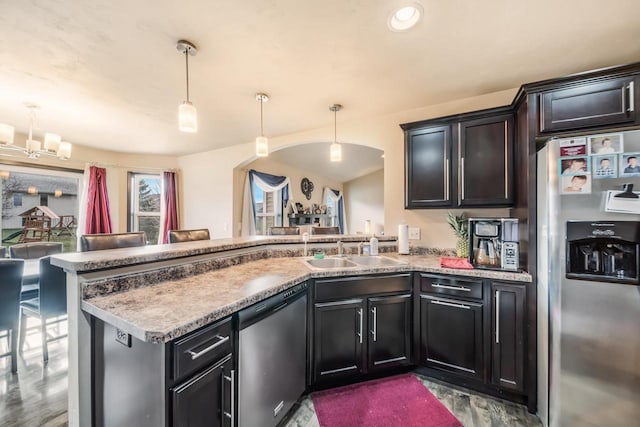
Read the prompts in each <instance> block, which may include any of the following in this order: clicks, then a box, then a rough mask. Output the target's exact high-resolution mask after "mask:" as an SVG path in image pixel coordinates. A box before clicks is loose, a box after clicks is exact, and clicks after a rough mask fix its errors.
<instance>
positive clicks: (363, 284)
mask: <svg viewBox="0 0 640 427" xmlns="http://www.w3.org/2000/svg"><path fill="white" fill-rule="evenodd" d="M410 290H411V274H410V273H403V274H394V275H390V276H371V277H367V276H357V277H343V278H339V279H330V280H329V279H322V280H316V283H315V300H316V301H329V300H336V299H344V298H353V297H354V296H359V295H373V294H385V293H389V292H405V291H410Z"/></svg>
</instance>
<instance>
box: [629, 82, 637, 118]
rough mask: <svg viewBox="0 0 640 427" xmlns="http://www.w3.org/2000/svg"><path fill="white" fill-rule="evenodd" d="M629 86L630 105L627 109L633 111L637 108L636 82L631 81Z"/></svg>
mask: <svg viewBox="0 0 640 427" xmlns="http://www.w3.org/2000/svg"><path fill="white" fill-rule="evenodd" d="M627 88H628V89H629V107H628V108H627V111H629V112H632V111H633V110H634V109H635V99H634V98H635V96H634V93H633V92H634V89H635V87H634V83H633V82H629V84H628V85H627Z"/></svg>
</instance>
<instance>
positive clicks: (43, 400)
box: [0, 320, 541, 427]
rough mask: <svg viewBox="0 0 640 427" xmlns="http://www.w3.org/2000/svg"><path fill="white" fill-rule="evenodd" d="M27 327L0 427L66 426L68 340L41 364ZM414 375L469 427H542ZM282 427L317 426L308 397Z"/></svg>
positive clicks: (7, 375)
mask: <svg viewBox="0 0 640 427" xmlns="http://www.w3.org/2000/svg"><path fill="white" fill-rule="evenodd" d="M30 321H32V322H33V320H30ZM65 327H66V325H65V323H64V322H63V323H61V324H60V330H59V331H55V330H51V333H53V334H57V333H64V332H66V331H65ZM29 328H30V329H29V333H28V337H27V341H26V345H25V351H24V353H23V355H22V356H21V357H20V359H19V361H18V372H19V373H18V375H12V374H11V372H10V368H9V367H10V364H9V359H8V358H3V359H0V426H3V427H41V426H43V427H61V426H66V425H67V366H68V365H67V344H66V339H64V340H60V341H56V342H53V343H51V344H50V347H49V353H50V354H49V363H47V364H43V363H42V353H41V351H40V334H39V331H38V327H37V321H35V323H33V324H32V323H30V324H29ZM0 341H1V342H0V354H2V353H4V350H6V339H2V340H0ZM417 377H418V379H420V381H422V383H423V384H424V385H425V386H426V387H427V388H428V389H429V390H431V392H432V393H433V394H434V395H435V396H436V397H437V398H438V399H439V400H440V401H441V402H442V403H443V404H444V405H445V406H446V407H447V408H448V409H449V410H450V411H451V412H452V413H453V414H454V415H455V416H456V417H457V418H458V419H459V420H460V421H461V422H462V424H463V425H465V426H467V427H471V426H473V427H489V426H490V427H502V426H509V427H512V426H525V427H534V426H536V427H538V426H541V423H540V421H539V420H538V418H537V417H536V416H534V415H531V414H529V413H528V412H527V409H526V407H524V406H522V405H516V404H514V403H510V402H505V401H501V400H499V399H493V398H489V397H486V396H482V395H479V394H476V393H472V392H470V391H468V390H465V389H459V388H453V387H449V386H447V385H444V384H443V383H439V382H434V381H431V380H429V379H427V378H424V377H421V376H417ZM286 427H319V423H318V419H317V418H316V414H315V411H314V408H313V402H312V401H311V398H310V397H309V396H306V397H305V398H304V399H303V400H302V401H301V403H300V406H299V408H297V410H296V411H295V413H294V414H293V415H292V417H291V418H290V419H289V421H288V422H287V423H286ZM354 427H357V426H354Z"/></svg>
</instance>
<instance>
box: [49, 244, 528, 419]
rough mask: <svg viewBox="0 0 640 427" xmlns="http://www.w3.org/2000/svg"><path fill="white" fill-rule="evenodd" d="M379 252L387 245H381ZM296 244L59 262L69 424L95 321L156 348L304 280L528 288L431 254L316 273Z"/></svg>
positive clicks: (156, 250)
mask: <svg viewBox="0 0 640 427" xmlns="http://www.w3.org/2000/svg"><path fill="white" fill-rule="evenodd" d="M362 240H363V238H362V236H313V237H312V238H311V240H310V242H309V249H310V250H312V251H323V252H325V253H332V252H334V251H335V250H336V242H337V241H342V242H344V243H345V247H346V251H347V252H348V253H354V252H355V250H356V247H357V243H358V242H360V241H362ZM380 240H381V242H380V247H381V252H383V255H385V253H384V252H385V251H395V238H394V237H392V236H387V237H384V238H381V239H380ZM303 250H304V249H303V244H302V243H301V238H300V237H299V236H295V237H291V236H282V237H265V238H251V239H225V240H217V241H200V242H189V243H180V244H173V245H160V246H148V247H142V248H129V249H118V250H109V251H99V252H89V253H75V254H64V255H59V256H56V257H54V258H53V261H52V263H53V264H55V265H58V266H60V267H62V268H64V269H65V271H66V272H67V284H68V311H69V351H70V357H69V423H70V425H82V426H85V425H91V424H92V417H93V415H92V411H93V409H92V406H91V405H92V401H91V396H92V393H93V384H92V381H91V379H92V357H93V355H92V345H91V343H92V337H93V327H94V326H93V325H94V322H95V321H96V320H99V321H101V322H104V323H105V324H108V325H111V326H113V327H115V328H117V329H118V330H119V333H122V334H124V335H131V336H132V337H133V338H134V339H137V340H140V341H141V342H145V343H151V344H155V345H162V344H163V343H167V342H170V341H172V340H175V339H177V338H180V337H182V336H184V335H185V334H188V333H190V332H192V331H195V330H197V329H199V328H201V327H203V326H205V325H208V324H211V323H213V322H215V321H217V320H219V319H223V318H225V317H227V316H229V315H230V314H233V313H235V312H237V311H239V310H241V309H243V308H245V307H248V306H251V305H252V304H255V303H256V302H259V301H262V300H264V299H266V298H268V297H270V296H272V295H275V294H277V293H279V292H281V291H284V290H286V289H289V288H290V287H293V286H295V285H296V284H298V283H301V282H304V281H306V280H309V279H317V278H331V277H336V278H337V277H343V276H350V275H354V276H356V275H357V276H362V275H368V274H388V273H399V272H422V273H436V274H455V275H457V276H461V275H462V276H468V277H480V278H488V279H499V280H507V281H511V282H522V283H527V282H530V281H531V277H530V275H528V274H526V273H507V272H495V271H476V270H451V269H443V268H440V266H439V262H438V257H437V256H398V255H393V257H394V258H396V259H398V260H399V261H400V263H399V264H398V265H392V266H383V267H371V266H366V267H362V266H359V267H355V268H354V267H350V268H344V269H316V268H313V267H310V266H309V265H308V264H306V263H304V262H303V259H302V258H301V257H300V256H301V255H303Z"/></svg>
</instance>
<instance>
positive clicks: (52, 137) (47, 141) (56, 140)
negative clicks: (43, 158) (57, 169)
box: [44, 133, 62, 152]
mask: <svg viewBox="0 0 640 427" xmlns="http://www.w3.org/2000/svg"><path fill="white" fill-rule="evenodd" d="M60 142H62V137H61V136H60V135H58V134H55V133H45V134H44V149H45V151H53V152H57V151H58V146H59V145H60Z"/></svg>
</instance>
